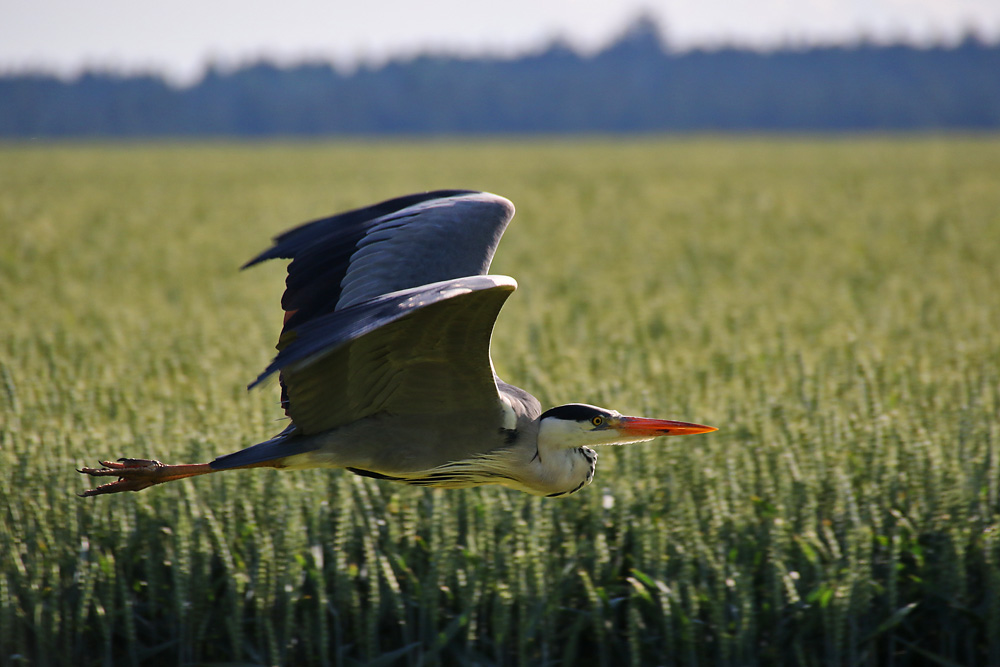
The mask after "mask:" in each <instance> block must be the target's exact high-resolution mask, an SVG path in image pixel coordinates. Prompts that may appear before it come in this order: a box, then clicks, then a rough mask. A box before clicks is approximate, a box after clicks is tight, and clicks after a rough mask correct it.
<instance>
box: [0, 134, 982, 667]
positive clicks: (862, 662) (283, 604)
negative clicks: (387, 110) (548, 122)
mask: <svg viewBox="0 0 1000 667" xmlns="http://www.w3.org/2000/svg"><path fill="white" fill-rule="evenodd" d="M454 187H458V188H475V189H484V190H489V191H492V192H496V193H498V194H502V195H504V196H506V197H508V198H510V199H511V200H513V201H514V203H515V205H516V206H517V209H518V213H517V216H516V217H515V219H514V222H513V223H512V224H511V226H510V228H509V229H508V231H507V234H506V236H505V238H504V241H503V243H502V244H501V246H500V250H499V252H498V254H497V257H496V260H495V262H494V264H493V270H492V271H493V272H494V273H500V274H507V275H511V276H514V277H515V278H517V279H518V281H519V282H520V288H519V289H518V291H517V292H516V293H515V294H514V295H513V296H512V297H511V299H510V300H509V301H508V302H507V305H506V307H505V308H504V310H503V312H502V313H501V315H500V319H499V322H498V325H497V329H496V333H495V338H494V341H493V357H494V361H495V363H496V367H497V371H498V373H499V374H500V375H501V376H502V377H504V379H506V380H507V381H510V382H513V383H515V384H518V385H520V386H522V387H524V388H526V389H528V390H529V391H531V392H532V393H534V394H535V395H537V396H539V398H540V399H541V400H542V402H543V404H544V405H546V406H550V405H553V404H559V403H563V402H569V401H586V402H590V403H596V404H599V405H605V406H608V407H613V408H617V409H619V410H621V411H623V412H626V413H633V414H644V415H649V416H659V417H663V418H672V419H681V420H685V421H696V422H700V423H705V424H712V425H715V426H718V427H720V431H719V432H718V433H713V434H711V435H704V436H697V437H688V438H669V439H665V440H661V441H657V442H653V443H646V444H641V445H633V446H630V447H621V448H607V449H604V450H602V451H601V452H600V456H601V458H600V461H599V463H598V469H597V475H596V478H595V481H594V483H593V484H592V485H591V486H590V487H588V488H586V489H585V490H583V491H581V492H580V493H578V494H576V495H573V496H570V497H568V498H566V499H560V500H549V499H539V498H534V497H531V496H527V495H524V494H519V493H517V492H513V491H508V490H505V489H502V488H494V487H483V488H477V489H470V490H463V491H440V490H427V489H420V488H410V487H405V486H401V485H395V484H392V483H388V482H380V481H375V480H371V479H366V478H361V477H355V476H353V475H350V474H348V473H344V472H340V471H305V472H276V471H270V470H263V471H260V470H258V471H236V472H230V473H226V474H220V475H214V476H211V477H205V478H198V479H194V480H186V481H184V482H179V483H175V484H169V485H165V486H161V487H155V488H153V489H149V490H147V491H143V492H141V493H137V494H123V495H120V496H105V497H98V498H88V499H81V498H78V497H77V496H76V493H77V492H79V491H81V490H83V489H85V488H87V487H88V486H89V485H90V483H91V482H90V480H88V479H84V478H83V476H81V475H79V474H77V473H76V472H75V468H77V467H80V466H84V465H93V464H94V463H95V462H96V461H97V459H99V458H116V457H119V456H138V457H151V458H158V459H161V460H163V461H165V462H168V463H182V462H199V461H206V460H210V459H211V458H213V457H214V456H216V455H219V454H223V453H227V452H230V451H233V450H235V449H238V448H241V447H244V446H247V445H249V444H252V443H254V442H257V441H259V440H262V439H265V438H267V437H268V436H270V435H272V434H273V433H275V432H277V431H278V430H280V429H281V428H283V425H284V424H283V422H282V421H281V420H280V417H281V410H280V408H279V406H278V399H277V388H276V387H275V386H274V385H273V384H272V385H271V386H267V387H264V389H263V390H255V391H254V392H253V393H247V392H246V390H245V385H246V384H247V383H248V382H249V381H251V380H252V379H253V378H254V377H256V375H257V373H258V372H259V371H260V370H261V369H262V368H263V367H264V365H265V364H266V363H267V362H268V360H269V359H270V356H271V353H272V351H273V345H274V343H275V340H276V336H277V331H278V328H279V326H280V322H281V312H280V308H279V306H278V299H279V297H280V294H281V290H282V287H283V276H284V267H283V266H282V265H281V264H280V263H278V262H272V263H269V264H267V265H265V266H262V267H256V268H254V269H253V270H250V271H246V272H240V271H238V267H239V265H240V264H242V263H243V262H244V261H245V260H247V259H248V258H250V257H251V256H252V255H253V254H255V253H256V252H257V251H259V250H261V249H263V248H264V247H266V246H267V245H268V243H269V239H270V237H271V236H273V235H274V234H276V233H277V232H280V231H282V230H283V229H285V228H287V227H290V226H292V225H295V224H298V223H300V222H304V221H306V220H309V219H312V218H316V217H320V216H324V215H328V214H330V213H333V212H337V211H340V210H344V209H347V208H351V207H355V206H360V205H364V204H367V203H371V202H374V201H377V200H380V199H383V198H388V197H391V196H395V195H400V194H405V193H409V192H413V191H419V190H427V189H436V188H454ZM998 415H1000V139H997V138H993V137H968V138H922V139H904V138H899V139H874V138H872V139H841V140H809V139H787V140H766V139H749V138H748V139H690V140H682V139H669V140H668V139H656V138H647V139H635V140H629V141H624V142H612V141H598V140H594V141H586V142H583V141H580V142H574V141H553V140H544V141H543V140H538V141H521V142H511V143H501V142H488V141H483V142H467V143H462V142H444V143H437V142H427V143H419V142H414V143H380V142H374V143H319V144H306V143H303V144H258V145H227V144H201V145H170V144H163V145H151V146H145V145H127V144H126V145H117V146H104V145H78V146H47V145H42V146H37V147H36V146H28V145H23V146H12V145H7V146H5V147H0V513H2V521H0V665H3V666H4V667H6V666H11V667H14V666H17V667H20V666H22V665H38V666H44V665H83V666H89V665H101V666H111V665H115V666H118V665H212V664H215V665H230V666H233V665H292V666H295V665H323V666H326V665H331V666H332V665H360V664H369V665H403V666H408V667H415V666H418V665H531V666H534V665H602V666H618V665H702V666H716V665H719V666H725V665H731V666H743V665H816V666H819V665H823V666H827V665H829V666H832V665H845V666H847V665H851V666H855V665H857V666H875V665H888V666H892V667H905V666H914V665H952V666H954V665H962V666H974V665H980V666H986V665H1000V417H998Z"/></svg>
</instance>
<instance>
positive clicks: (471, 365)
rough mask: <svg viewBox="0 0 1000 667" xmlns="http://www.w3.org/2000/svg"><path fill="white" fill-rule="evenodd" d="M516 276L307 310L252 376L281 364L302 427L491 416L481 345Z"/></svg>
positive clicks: (492, 391) (491, 382)
mask: <svg viewBox="0 0 1000 667" xmlns="http://www.w3.org/2000/svg"><path fill="white" fill-rule="evenodd" d="M516 286H517V283H516V282H515V281H514V280H513V279H512V278H508V277H506V276H470V277H465V278H459V279H456V280H447V281H442V282H437V283H433V284H430V285H423V286H421V287H416V288H411V289H406V290H400V291H396V292H393V293H390V294H384V295H381V296H378V297H376V298H374V299H369V300H368V301H365V302H363V303H360V304H356V305H353V306H349V307H347V308H344V309H342V310H337V311H335V312H333V313H330V314H327V315H324V316H322V317H319V318H315V319H314V320H312V321H311V322H308V323H306V324H303V325H301V326H300V327H298V328H297V329H296V330H295V332H294V333H295V337H294V339H293V340H292V341H291V342H290V343H288V344H287V345H286V346H285V347H284V348H283V349H282V350H281V351H280V352H279V353H278V355H277V356H276V357H275V358H274V361H272V362H271V364H270V365H269V366H268V367H267V369H265V371H264V372H263V373H262V374H261V375H260V377H258V378H257V380H256V381H255V382H254V383H253V384H252V385H251V387H252V386H254V385H256V384H258V383H260V382H261V381H262V380H263V379H264V378H266V377H267V376H268V375H270V374H272V373H274V372H276V371H281V376H282V379H283V381H284V386H285V389H286V392H287V399H288V405H287V412H288V414H289V416H290V417H291V418H292V420H293V421H294V422H295V424H296V425H297V426H298V427H299V429H300V430H301V432H302V433H306V434H308V433H317V432H320V431H324V430H327V429H331V428H335V427H337V426H342V425H345V424H349V423H351V422H354V421H357V420H359V419H363V418H365V417H370V416H373V415H377V414H394V415H407V414H412V415H423V416H427V415H429V414H465V415H468V416H470V417H472V416H475V415H479V414H482V415H493V416H495V417H496V418H497V419H498V423H499V419H500V417H499V414H498V413H499V411H500V410H501V408H500V397H499V393H498V390H497V384H496V379H495V377H494V374H493V366H492V362H491V361H490V355H489V347H490V336H491V334H492V331H493V325H494V323H495V321H496V317H497V315H498V314H499V312H500V308H501V307H502V306H503V303H504V302H505V301H506V299H507V297H508V296H509V295H510V294H511V292H513V291H514V289H515V288H516Z"/></svg>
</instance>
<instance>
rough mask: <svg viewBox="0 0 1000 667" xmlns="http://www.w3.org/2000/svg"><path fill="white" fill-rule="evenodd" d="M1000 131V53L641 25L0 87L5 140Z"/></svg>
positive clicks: (969, 45)
mask: <svg viewBox="0 0 1000 667" xmlns="http://www.w3.org/2000/svg"><path fill="white" fill-rule="evenodd" d="M998 127H1000V45H997V44H989V43H986V42H985V41H983V40H980V39H976V38H972V37H970V38H967V39H965V40H963V41H962V42H960V43H958V44H956V45H952V46H935V47H927V48H919V47H915V46H912V45H902V44H897V45H876V44H871V43H859V44H855V45H851V46H824V47H820V46H814V47H809V48H784V49H778V50H773V51H767V52H760V51H754V50H748V49H740V48H721V49H715V50H694V51H688V52H684V53H672V52H670V51H669V50H667V49H665V48H664V44H663V42H662V40H661V39H660V37H659V32H658V31H657V30H656V27H655V25H653V24H651V23H650V22H648V21H639V22H638V23H636V24H635V25H633V26H632V28H631V29H629V30H628V31H627V32H626V33H625V34H624V35H623V36H622V37H621V39H619V40H617V41H616V42H615V43H613V44H612V45H611V46H609V47H608V48H606V49H605V50H603V51H601V52H600V53H597V54H595V55H590V56H584V55H581V54H579V53H577V52H575V51H573V50H571V49H569V48H567V47H565V46H561V45H558V44H555V45H552V46H550V47H548V48H547V49H545V50H544V51H541V52H538V53H535V54H530V55H526V56H523V57H519V58H513V59H504V58H485V57H484V58H463V57H452V56H435V55H425V56H419V57H416V58H413V59H410V60H405V61H403V60H399V61H394V62H390V63H388V64H385V65H382V66H377V67H376V66H368V67H361V68H359V69H356V70H354V71H351V72H345V71H342V70H339V69H337V68H336V67H334V66H332V65H330V64H328V63H314V64H302V65H297V66H290V67H285V68H282V67H278V66H276V65H273V64H270V63H267V62H260V63H256V64H252V65H248V66H245V67H241V68H239V69H236V70H234V71H229V72H225V71H221V70H219V69H216V68H209V69H208V70H207V71H206V73H205V75H204V76H203V77H202V79H201V80H200V81H198V82H197V83H196V84H194V85H191V86H187V87H174V86H171V85H170V84H168V83H167V82H166V81H165V80H164V79H162V78H160V77H158V76H150V75H146V76H125V75H116V74H110V73H100V72H88V73H85V74H83V75H81V76H79V77H78V78H76V79H75V80H72V81H65V80H61V79H59V78H57V77H55V76H50V75H38V74H34V75H29V74H11V75H7V76H3V77H0V136H4V137H8V138H12V137H13V138H27V137H156V136H241V137H263V136H280V135H288V136H295V135H299V136H313V135H376V134H435V133H439V134H463V133H468V134H498V133H535V132H546V133H552V132H556V133H560V132H564V133H579V132H600V133H604V132H609V133H617V132H661V131H670V132H688V131H737V130H740V131H747V130H749V131H849V130H860V131H868V130H928V129H962V130H978V129H996V128H998Z"/></svg>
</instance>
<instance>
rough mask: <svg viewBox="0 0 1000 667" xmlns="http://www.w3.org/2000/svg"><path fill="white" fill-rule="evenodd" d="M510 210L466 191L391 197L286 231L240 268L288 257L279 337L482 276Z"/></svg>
mask: <svg viewBox="0 0 1000 667" xmlns="http://www.w3.org/2000/svg"><path fill="white" fill-rule="evenodd" d="M513 215H514V205H513V204H511V203H510V202H509V201H508V200H506V199H504V198H503V197H498V196H497V195H492V194H488V193H484V192H473V191H469V190H439V191H437V192H428V193H423V194H415V195H409V196H406V197H399V198H397V199H390V200H388V201H384V202H382V203H380V204H376V205H374V206H369V207H367V208H361V209H356V210H353V211H348V212H347V213H341V214H339V215H335V216H332V217H329V218H323V219H321V220H316V221H313V222H309V223H306V224H304V225H302V226H300V227H296V228H295V229H291V230H289V231H287V232H285V233H283V234H281V235H280V236H278V237H276V238H275V239H274V245H273V246H272V247H271V248H269V249H267V250H265V251H264V252H262V253H261V254H260V255H258V256H257V257H255V258H253V259H252V260H250V261H249V262H247V263H246V264H245V265H244V268H246V267H249V266H253V265H254V264H257V263H259V262H262V261H264V260H267V259H272V258H279V257H280V258H284V259H291V260H292V261H291V262H290V263H289V265H288V277H287V279H286V280H285V293H284V295H283V296H282V298H281V306H282V308H284V310H285V311H286V313H287V315H286V320H285V327H284V329H283V330H282V338H281V339H279V344H278V348H279V349H281V347H282V342H280V341H283V340H284V338H285V333H286V332H288V331H290V330H292V329H295V328H296V327H298V326H300V325H302V324H304V323H306V322H308V321H310V320H312V319H314V318H316V317H321V316H323V315H326V314H327V313H331V312H333V311H335V310H340V309H343V308H347V307H348V306H352V305H355V304H359V303H362V302H363V301H366V300H368V299H371V298H373V297H377V296H379V295H382V294H388V293H389V292H396V291H399V290H403V289H409V288H411V287H419V286H420V285H427V284H429V283H434V282H439V281H442V280H451V279H454V278H462V277H464V276H475V275H484V274H486V272H487V271H488V270H489V267H490V262H491V261H492V260H493V253H494V252H495V251H496V247H497V244H498V243H499V242H500V237H501V235H503V232H504V230H505V229H506V228H507V223H508V222H510V219H511V218H512V217H513Z"/></svg>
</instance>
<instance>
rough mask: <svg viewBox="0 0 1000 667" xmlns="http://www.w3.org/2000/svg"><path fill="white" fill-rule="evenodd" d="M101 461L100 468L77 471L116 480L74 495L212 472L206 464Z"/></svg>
mask: <svg viewBox="0 0 1000 667" xmlns="http://www.w3.org/2000/svg"><path fill="white" fill-rule="evenodd" d="M100 464H101V466H102V467H101V468H80V469H78V470H77V472H80V473H83V474H84V475H90V476H91V477H117V478H118V480H117V481H114V482H108V483H107V484H102V485H100V486H97V487H94V488H93V489H87V490H86V491H84V492H83V493H79V494H77V495H79V496H80V497H81V498H87V497H90V496H99V495H103V494H105V493H119V492H121V491H142V490H143V489H148V488H149V487H151V486H153V485H154V484H162V483H163V482H169V481H172V480H175V479H184V478H185V477H193V476H194V475H203V474H206V473H209V472H213V470H211V468H210V466H209V465H208V464H207V463H197V464H193V465H166V464H164V463H161V462H159V461H154V460H151V459H129V458H121V459H118V460H117V461H100Z"/></svg>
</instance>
